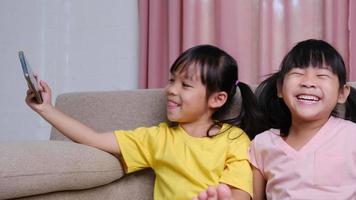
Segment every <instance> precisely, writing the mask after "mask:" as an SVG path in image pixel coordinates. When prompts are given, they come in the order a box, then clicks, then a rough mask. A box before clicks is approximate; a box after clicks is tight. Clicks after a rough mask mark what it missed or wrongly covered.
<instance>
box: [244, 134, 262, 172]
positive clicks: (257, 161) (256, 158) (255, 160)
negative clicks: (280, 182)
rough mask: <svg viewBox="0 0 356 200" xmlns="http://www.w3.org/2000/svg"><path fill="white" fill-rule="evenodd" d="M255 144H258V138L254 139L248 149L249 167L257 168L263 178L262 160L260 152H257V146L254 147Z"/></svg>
mask: <svg viewBox="0 0 356 200" xmlns="http://www.w3.org/2000/svg"><path fill="white" fill-rule="evenodd" d="M256 143H258V137H255V139H254V140H253V141H252V142H251V144H250V147H249V148H248V156H249V161H250V163H251V165H253V166H254V167H255V168H257V169H258V170H259V171H260V172H261V174H262V175H263V176H264V173H263V171H264V165H263V160H262V156H261V152H260V151H259V149H258V145H256Z"/></svg>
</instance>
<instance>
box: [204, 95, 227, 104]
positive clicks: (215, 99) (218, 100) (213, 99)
mask: <svg viewBox="0 0 356 200" xmlns="http://www.w3.org/2000/svg"><path fill="white" fill-rule="evenodd" d="M226 100H227V93H226V92H215V93H213V94H212V95H210V97H209V100H208V105H209V107H210V108H220V107H221V106H223V105H224V104H225V103H226Z"/></svg>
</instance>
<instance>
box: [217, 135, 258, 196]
mask: <svg viewBox="0 0 356 200" xmlns="http://www.w3.org/2000/svg"><path fill="white" fill-rule="evenodd" d="M236 140H237V141H236V142H233V143H231V144H230V148H229V152H228V158H227V160H226V167H225V169H224V171H223V174H222V176H221V179H220V182H222V183H226V184H228V185H230V186H233V187H235V188H237V189H240V190H243V191H245V192H247V193H249V194H250V196H251V197H252V194H253V191H252V187H253V184H252V170H251V166H250V163H249V161H248V147H249V144H250V140H249V138H248V137H247V135H245V134H244V135H242V136H241V137H239V138H237V139H236Z"/></svg>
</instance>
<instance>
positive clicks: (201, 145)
mask: <svg viewBox="0 0 356 200" xmlns="http://www.w3.org/2000/svg"><path fill="white" fill-rule="evenodd" d="M224 130H226V131H224ZM220 132H222V133H221V134H219V135H217V136H215V137H212V138H208V137H204V138H196V137H192V136H190V135H189V134H187V133H186V132H185V131H184V129H183V128H182V127H180V126H175V127H169V126H168V125H167V124H166V123H161V124H159V125H158V126H154V127H149V128H137V129H135V130H132V131H124V130H117V131H115V136H116V139H117V142H118V143H119V146H120V150H121V154H122V157H123V159H124V162H125V164H126V167H127V169H126V172H127V173H131V172H134V171H137V170H140V169H144V168H152V169H153V170H154V172H155V174H156V180H155V186H154V198H155V199H171V200H172V199H191V198H193V197H195V196H197V194H198V193H199V192H201V191H203V190H205V189H207V187H208V186H210V185H217V184H218V183H226V184H228V185H230V186H233V187H235V188H238V189H240V190H243V191H246V192H248V193H249V194H250V195H251V196H252V171H251V167H250V164H249V162H248V156H247V155H248V146H249V144H250V140H249V138H248V136H247V135H246V134H245V133H244V132H243V131H242V130H241V129H240V128H238V127H235V126H232V127H231V126H230V125H228V124H224V125H223V127H222V128H221V131H220Z"/></svg>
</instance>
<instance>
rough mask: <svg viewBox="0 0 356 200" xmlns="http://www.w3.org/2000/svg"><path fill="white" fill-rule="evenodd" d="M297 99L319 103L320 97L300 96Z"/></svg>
mask: <svg viewBox="0 0 356 200" xmlns="http://www.w3.org/2000/svg"><path fill="white" fill-rule="evenodd" d="M297 98H298V99H301V100H306V101H319V97H316V96H311V95H299V96H298V97H297Z"/></svg>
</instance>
